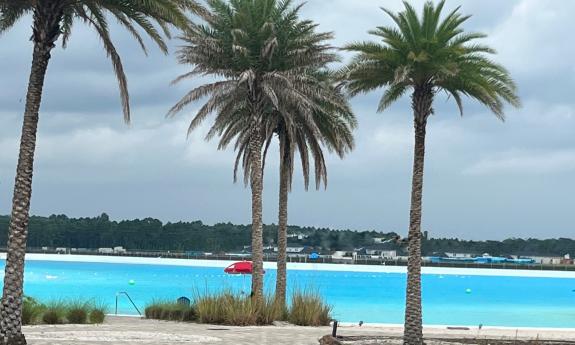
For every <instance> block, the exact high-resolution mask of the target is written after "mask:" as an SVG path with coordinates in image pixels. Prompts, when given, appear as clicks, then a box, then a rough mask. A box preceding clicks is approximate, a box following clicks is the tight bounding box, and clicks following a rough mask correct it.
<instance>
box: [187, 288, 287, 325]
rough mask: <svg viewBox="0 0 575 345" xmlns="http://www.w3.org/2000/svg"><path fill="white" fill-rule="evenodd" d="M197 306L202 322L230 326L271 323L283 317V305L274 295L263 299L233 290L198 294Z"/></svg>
mask: <svg viewBox="0 0 575 345" xmlns="http://www.w3.org/2000/svg"><path fill="white" fill-rule="evenodd" d="M195 306H196V310H197V313H198V321H199V322H200V323H210V324H219V325H228V326H257V325H259V326H264V325H271V324H272V323H273V322H274V321H276V320H278V319H279V318H281V309H282V308H281V307H280V306H279V304H278V303H276V302H275V298H274V297H273V296H264V297H263V298H262V300H261V301H258V300H256V299H252V298H251V297H250V296H246V295H237V294H234V293H233V292H231V291H223V292H219V293H216V294H208V293H205V294H197V295H196V297H195Z"/></svg>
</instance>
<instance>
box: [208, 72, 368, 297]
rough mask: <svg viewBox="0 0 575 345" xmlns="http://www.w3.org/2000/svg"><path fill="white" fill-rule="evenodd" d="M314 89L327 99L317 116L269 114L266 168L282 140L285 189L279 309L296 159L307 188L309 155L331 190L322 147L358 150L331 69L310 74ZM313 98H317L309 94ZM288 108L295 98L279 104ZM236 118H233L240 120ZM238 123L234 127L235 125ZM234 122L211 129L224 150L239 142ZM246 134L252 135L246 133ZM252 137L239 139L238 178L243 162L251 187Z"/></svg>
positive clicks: (347, 109) (281, 190) (280, 220)
mask: <svg viewBox="0 0 575 345" xmlns="http://www.w3.org/2000/svg"><path fill="white" fill-rule="evenodd" d="M307 73H308V77H309V81H310V82H311V83H310V88H309V89H313V90H315V91H314V92H316V93H317V92H319V93H320V94H321V95H322V97H321V98H319V97H318V99H317V102H318V104H320V105H321V106H320V107H319V108H318V109H317V110H315V111H314V112H313V114H312V117H311V118H309V117H307V116H306V115H305V114H302V113H299V112H298V110H297V107H295V106H293V107H292V110H291V111H290V110H289V109H287V108H286V109H287V110H288V111H287V112H273V113H272V114H269V115H268V116H266V123H265V124H264V131H263V136H264V137H265V138H266V140H265V142H266V145H265V150H264V156H263V162H262V166H263V167H265V160H266V157H267V152H268V148H269V147H270V144H271V142H272V140H273V138H274V137H275V136H277V138H278V142H279V153H280V169H279V171H280V179H279V181H280V185H279V208H278V210H279V212H278V243H277V244H278V258H277V277H276V290H275V299H276V302H277V303H278V304H279V306H280V307H285V303H286V290H287V283H286V281H287V269H286V268H287V263H286V261H287V223H288V194H289V191H290V190H291V187H292V177H293V171H294V163H295V160H294V156H295V154H296V153H297V152H299V154H300V160H301V166H302V172H303V177H304V186H305V189H306V190H307V189H308V187H309V176H310V169H311V166H310V157H311V158H312V159H313V161H314V166H315V167H314V168H315V169H314V172H315V186H316V189H319V188H320V186H321V184H322V182H323V184H324V187H327V166H326V162H325V156H324V153H323V147H325V148H327V149H328V151H329V152H335V153H336V154H337V155H338V156H339V157H340V158H343V157H344V156H345V154H346V153H348V152H349V151H351V150H352V149H353V147H354V138H353V129H354V128H355V127H356V126H357V121H356V119H355V116H354V114H353V112H352V111H351V108H350V106H349V104H348V101H347V99H346V97H345V95H344V94H343V93H342V92H341V88H340V87H336V86H334V83H333V81H334V76H333V73H331V72H330V71H328V70H321V71H308V72H307ZM310 97H312V98H313V97H314V96H313V95H310ZM280 101H281V102H282V104H284V105H288V104H289V102H290V100H288V99H286V100H280ZM235 120H236V118H234V119H230V121H232V122H233V121H235ZM234 125H235V124H234ZM231 126H232V124H231V123H220V124H218V125H217V126H214V127H212V130H211V133H213V131H218V132H219V133H220V135H221V141H220V147H222V148H225V147H226V146H227V145H228V144H229V143H230V141H231V140H232V139H233V138H234V137H233V136H230V135H229V134H228V133H226V132H225V129H227V128H229V127H231ZM242 132H243V133H247V131H245V130H242ZM248 142H249V137H244V136H238V137H237V140H236V143H235V147H236V149H237V157H236V164H235V168H234V180H236V179H237V172H238V167H239V164H240V162H242V167H243V170H244V182H245V183H247V181H248V177H249V174H250V162H251V160H250V158H249V150H248V149H247V147H248Z"/></svg>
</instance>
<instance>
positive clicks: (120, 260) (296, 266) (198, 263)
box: [0, 253, 575, 279]
mask: <svg viewBox="0 0 575 345" xmlns="http://www.w3.org/2000/svg"><path fill="white" fill-rule="evenodd" d="M5 258H6V254H5V253H0V260H2V259H5ZM26 260H29V261H58V262H86V263H110V264H135V265H166V266H184V267H218V268H224V267H227V266H229V265H230V264H232V263H233V262H235V261H225V260H195V259H190V260H186V259H165V258H140V257H127V256H98V255H67V254H27V255H26ZM275 267H276V263H275V262H264V268H265V269H268V270H273V269H275ZM288 269H290V270H309V271H332V272H333V271H336V272H366V273H406V267H403V266H384V265H381V266H376V265H349V264H347V265H346V264H316V263H288ZM422 273H423V274H438V275H468V276H499V277H538V278H566V279H575V271H571V272H563V271H538V270H511V269H490V268H453V267H423V268H422Z"/></svg>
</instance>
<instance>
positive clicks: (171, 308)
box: [144, 302, 196, 322]
mask: <svg viewBox="0 0 575 345" xmlns="http://www.w3.org/2000/svg"><path fill="white" fill-rule="evenodd" d="M144 316H145V317H146V318H147V319H156V320H166V321H187V322H189V321H194V320H196V310H195V308H194V306H188V305H185V304H179V303H173V302H154V303H152V304H151V305H148V306H147V307H146V309H145V310H144Z"/></svg>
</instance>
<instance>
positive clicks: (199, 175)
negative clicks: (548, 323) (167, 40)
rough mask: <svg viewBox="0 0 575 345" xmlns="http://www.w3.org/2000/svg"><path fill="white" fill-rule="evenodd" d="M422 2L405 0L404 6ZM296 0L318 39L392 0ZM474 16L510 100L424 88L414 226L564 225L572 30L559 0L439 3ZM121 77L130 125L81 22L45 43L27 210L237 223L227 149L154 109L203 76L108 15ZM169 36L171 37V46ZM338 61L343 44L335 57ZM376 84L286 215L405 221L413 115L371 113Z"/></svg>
mask: <svg viewBox="0 0 575 345" xmlns="http://www.w3.org/2000/svg"><path fill="white" fill-rule="evenodd" d="M422 3H423V1H420V0H418V1H414V4H415V5H416V6H418V7H420V6H421V4H422ZM326 4H327V2H326V1H324V0H310V1H308V3H307V5H306V6H305V7H304V10H303V13H302V15H303V16H304V17H306V18H310V19H313V20H315V21H317V22H318V23H319V24H320V28H321V29H322V30H325V31H334V32H335V35H336V39H335V40H334V42H333V44H334V45H335V46H342V45H344V44H345V43H347V42H350V41H355V40H367V39H373V38H372V37H370V36H369V35H367V31H368V30H370V29H372V28H374V27H375V26H377V25H387V24H390V20H389V18H387V17H386V15H385V14H384V13H383V12H382V11H380V10H378V7H379V6H381V5H384V6H386V7H388V8H390V9H394V10H397V9H400V8H401V6H402V5H401V1H399V0H397V1H396V0H393V1H379V0H361V1H346V0H331V1H329V5H326ZM459 4H461V5H462V11H463V12H465V13H470V14H473V17H472V18H471V19H470V20H469V22H468V23H467V24H466V28H467V29H469V30H479V31H483V32H486V33H488V34H489V38H488V39H486V41H485V43H487V44H490V45H492V46H494V47H495V48H497V50H498V51H499V54H498V55H497V56H495V57H494V58H495V60H496V61H498V62H501V63H503V64H504V65H505V66H506V67H508V68H509V70H510V71H511V73H512V74H513V76H514V78H515V79H516V80H517V82H518V85H519V88H520V93H521V96H522V98H523V103H524V107H523V108H522V109H518V110H512V109H509V111H508V114H507V115H508V116H507V121H506V122H505V123H502V122H500V121H498V120H497V119H495V117H494V116H493V115H491V114H489V113H488V112H487V111H486V110H485V109H483V108H481V107H479V106H478V105H477V104H475V103H474V102H471V101H468V102H466V104H465V106H466V113H465V116H464V118H460V116H459V114H458V112H457V109H456V107H455V105H454V104H452V102H451V100H447V98H446V97H445V96H444V95H439V97H438V98H437V101H436V104H435V107H436V115H435V116H434V117H433V118H432V120H431V121H430V124H429V141H428V151H427V153H428V155H427V161H426V169H427V170H426V180H425V200H424V202H425V212H424V228H425V229H427V230H429V231H430V232H431V233H432V235H434V236H459V237H465V238H502V237H507V236H521V237H529V236H534V237H549V236H573V230H574V229H573V226H572V220H571V218H570V216H568V215H569V214H570V212H571V210H570V209H571V208H572V205H573V204H575V184H573V182H572V176H573V170H574V169H575V163H574V162H575V137H574V136H573V133H574V132H575V102H574V101H573V97H572V95H571V93H572V92H573V90H574V89H575V63H574V62H573V61H574V59H573V56H575V48H574V47H573V45H571V44H569V42H568V41H567V38H568V37H570V34H571V33H572V32H573V29H575V24H574V23H573V22H572V21H571V20H570V18H569V16H570V14H571V13H573V12H574V10H575V3H573V2H571V1H569V0H561V1H558V0H554V1H553V0H547V1H542V0H513V1H511V0H510V1H500V0H489V1H450V2H448V4H447V6H448V7H449V8H450V9H451V8H454V7H455V6H457V5H459ZM29 26H30V21H29V19H25V20H23V21H22V22H21V23H19V24H18V25H17V26H16V27H15V28H14V30H12V31H11V32H9V33H7V34H5V35H4V36H2V37H0V78H2V85H3V88H2V92H0V116H2V119H3V120H4V121H3V126H0V147H1V150H0V212H2V213H7V212H9V209H10V208H9V205H10V198H11V194H12V185H13V178H14V170H15V164H16V158H17V145H18V138H19V131H20V126H21V116H22V115H21V114H22V111H23V106H24V105H23V97H24V96H25V92H26V86H27V85H26V83H27V79H28V73H29V64H30V60H31V44H30V42H29V41H28V38H29V36H30V33H29V30H30V29H29ZM112 31H113V39H114V41H115V42H116V43H117V45H118V47H119V49H120V53H121V54H122V56H123V60H124V63H125V67H126V72H127V74H128V78H129V85H130V92H131V97H132V107H133V123H132V125H131V126H125V125H124V124H123V122H122V115H121V108H120V101H119V96H118V92H117V85H116V81H115V79H114V76H113V72H112V68H111V66H110V64H109V62H108V61H107V60H106V56H105V53H104V52H103V51H102V49H101V44H100V42H99V41H98V39H97V38H96V37H95V36H94V35H93V34H92V33H91V32H90V31H89V30H88V29H86V28H84V27H82V25H81V24H80V23H78V26H77V27H76V32H75V33H74V35H73V36H72V40H71V42H70V45H69V47H68V49H67V50H62V49H60V48H59V49H57V50H56V51H55V53H54V54H53V59H52V61H51V65H50V68H49V73H48V78H47V80H46V86H45V94H44V102H43V104H42V112H41V120H40V129H39V137H38V150H37V155H36V157H37V163H36V174H35V180H34V197H33V202H32V212H33V213H35V214H45V215H46V214H51V213H67V214H69V215H72V216H90V215H95V214H98V213H100V212H104V211H105V212H107V213H109V214H110V215H111V216H112V217H114V218H117V219H122V218H132V217H147V216H152V217H157V218H160V219H162V220H164V221H177V220H194V219H202V220H204V221H206V222H210V223H213V222H219V221H233V222H241V223H249V222H250V212H249V207H250V199H249V191H248V190H246V189H245V188H244V187H243V185H241V184H239V185H233V184H232V164H233V158H234V154H233V152H230V151H226V152H222V151H217V149H216V145H215V143H206V142H204V141H203V135H204V134H205V131H206V128H205V127H204V128H201V129H200V130H199V131H198V132H196V133H194V134H193V135H192V136H191V137H190V138H189V139H186V128H187V125H188V122H189V120H190V118H191V116H192V114H193V111H194V110H195V107H192V108H190V109H188V110H187V111H186V112H185V113H183V114H182V115H181V116H179V117H178V118H176V119H173V120H167V119H165V118H164V115H165V113H166V111H167V110H168V109H169V107H170V106H171V105H172V104H173V103H175V102H176V101H177V100H178V99H179V97H181V96H182V95H183V94H184V93H185V92H186V90H188V89H190V88H192V87H193V86H194V85H198V84H200V83H201V82H202V80H193V81H188V82H185V83H182V84H181V85H178V86H169V83H170V81H171V80H172V79H173V78H175V77H176V76H177V75H179V74H181V73H183V72H185V71H186V70H187V69H188V68H189V67H187V66H180V65H178V64H177V63H176V60H175V57H174V56H173V55H170V56H164V55H163V54H161V53H160V52H159V51H158V50H157V49H155V48H154V47H153V46H152V45H151V44H150V55H149V56H148V57H146V56H145V55H144V54H143V53H142V52H141V51H139V49H138V46H137V44H136V43H135V42H133V41H132V39H131V37H130V36H129V34H128V33H126V32H124V31H122V30H119V28H118V27H116V26H114V27H112ZM178 44H180V43H179V42H178V41H173V42H172V43H171V48H172V49H171V51H172V53H173V52H174V50H175V49H176V48H177V45H178ZM344 58H345V59H347V58H349V54H344ZM380 94H381V92H374V93H371V94H368V95H363V96H359V97H357V98H355V99H354V100H353V106H354V110H355V112H356V113H357V116H358V119H359V121H360V128H359V129H358V131H357V148H356V150H355V151H354V152H353V153H352V154H351V155H350V156H349V157H348V158H347V159H345V160H344V161H341V160H339V159H338V158H335V157H330V158H329V166H328V169H329V174H330V175H329V186H328V189H327V190H326V191H323V190H321V191H310V192H307V193H306V192H304V191H303V188H302V180H301V177H300V175H299V174H297V176H296V180H295V182H294V183H295V186H294V192H293V193H292V195H291V196H290V197H291V204H290V222H291V223H293V224H301V225H316V226H332V227H337V228H354V229H377V230H382V231H392V230H393V231H398V232H401V233H405V232H406V229H407V223H408V222H407V221H408V212H409V191H410V176H411V162H412V145H413V138H412V124H411V119H412V115H411V111H410V109H409V100H408V99H407V98H406V99H405V100H402V101H400V102H399V103H398V104H396V105H394V106H393V107H391V108H390V109H389V110H388V111H386V112H385V113H383V114H376V112H375V109H376V107H377V102H378V98H379V96H380ZM271 154H272V158H271V159H270V160H269V164H268V170H267V171H266V175H265V177H266V184H265V196H264V197H265V205H264V218H265V221H266V222H274V221H275V220H276V211H277V202H276V200H277V198H276V194H277V176H278V172H277V158H276V155H277V151H275V148H274V151H272V152H271Z"/></svg>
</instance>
